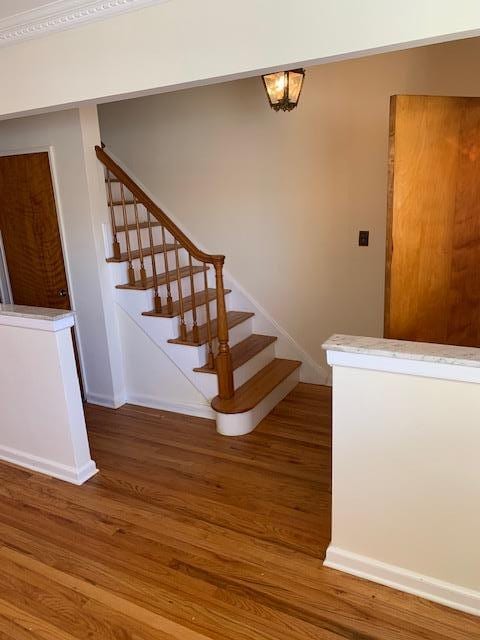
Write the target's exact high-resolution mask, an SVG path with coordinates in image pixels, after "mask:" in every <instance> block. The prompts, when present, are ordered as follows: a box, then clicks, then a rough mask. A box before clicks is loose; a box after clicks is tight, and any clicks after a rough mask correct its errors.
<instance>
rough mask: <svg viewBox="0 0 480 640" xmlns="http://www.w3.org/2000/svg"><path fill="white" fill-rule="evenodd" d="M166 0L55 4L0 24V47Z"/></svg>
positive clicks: (59, 0)
mask: <svg viewBox="0 0 480 640" xmlns="http://www.w3.org/2000/svg"><path fill="white" fill-rule="evenodd" d="M167 1H168V0H56V1H55V2H50V3H49V4H45V5H43V6H41V7H38V9H32V10H31V11H23V12H22V13H17V14H16V15H13V16H9V17H8V18H4V19H3V20H0V47H4V46H7V45H10V44H16V43H17V42H19V41H22V40H27V39H30V38H38V37H40V36H43V35H48V34H50V33H54V32H56V31H64V30H65V29H72V28H74V27H77V26H80V25H84V24H86V23H90V22H95V21H97V20H105V19H107V18H111V17H114V16H116V15H119V14H121V13H126V12H128V11H134V10H135V9H143V8H145V7H150V6H153V5H158V4H161V3H163V2H167Z"/></svg>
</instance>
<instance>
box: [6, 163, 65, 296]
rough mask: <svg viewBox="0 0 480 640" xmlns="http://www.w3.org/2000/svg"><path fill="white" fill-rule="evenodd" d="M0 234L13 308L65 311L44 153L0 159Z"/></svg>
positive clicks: (59, 251)
mask: <svg viewBox="0 0 480 640" xmlns="http://www.w3.org/2000/svg"><path fill="white" fill-rule="evenodd" d="M0 231H1V234H2V238H3V244H4V248H5V256H6V261H7V266H8V272H9V276H10V284H11V288H12V295H13V301H14V303H15V304H22V305H29V306H32V307H50V308H52V309H70V298H69V296H68V287H67V277H66V273H65V264H64V260H63V251H62V244H61V240H60V232H59V228H58V219H57V210H56V206H55V197H54V192H53V184H52V177H51V173H50V163H49V159H48V153H30V154H23V155H15V156H6V157H0Z"/></svg>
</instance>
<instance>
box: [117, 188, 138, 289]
mask: <svg viewBox="0 0 480 640" xmlns="http://www.w3.org/2000/svg"><path fill="white" fill-rule="evenodd" d="M120 199H121V203H122V211H123V224H124V225H125V242H126V244H127V258H128V283H129V284H135V270H134V268H133V262H132V249H131V246H130V231H129V229H128V218H127V205H126V204H125V189H124V187H123V182H121V183H120Z"/></svg>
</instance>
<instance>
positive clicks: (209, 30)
mask: <svg viewBox="0 0 480 640" xmlns="http://www.w3.org/2000/svg"><path fill="white" fill-rule="evenodd" d="M479 28H480V4H479V3H478V1H477V0H460V1H459V2H455V3H452V1H451V0H404V1H403V2H402V3H398V2H393V0H388V1H386V0H361V1H360V0H295V2H287V1H282V2H279V1H278V0H242V1H241V2H236V1H233V0H230V1H225V0H201V1H200V0H170V1H169V2H166V3H164V4H160V5H159V6H154V7H151V8H148V9H144V10H141V11H136V12H132V13H129V14H126V15H122V16H119V17H116V18H112V19H111V20H106V21H104V22H97V23H95V24H91V25H87V26H83V27H79V28H77V29H74V30H70V31H65V32H61V33H55V34H52V35H50V36H46V37H43V38H38V39H35V40H29V41H25V42H21V43H18V44H16V45H14V46H9V47H4V48H3V49H2V50H1V51H0V77H1V78H2V87H3V90H2V92H1V93H0V115H7V114H15V113H19V112H28V111H32V110H37V109H45V108H48V107H50V106H52V105H60V106H64V105H72V104H77V105H78V104H79V103H80V102H81V101H85V100H98V99H103V98H105V97H108V96H116V95H119V94H131V93H132V92H144V91H151V90H152V89H158V88H167V87H173V86H179V85H185V84H188V83H203V82H205V81H206V80H207V79H210V78H222V77H223V78H226V77H228V76H232V75H237V76H238V75H239V74H251V73H252V72H253V71H256V70H259V69H266V68H272V67H279V66H283V65H285V64H297V63H301V62H304V61H315V60H321V59H323V60H326V59H328V58H332V57H334V58H338V57H342V56H345V55H349V54H351V53H352V52H353V53H358V52H362V51H367V50H373V49H385V48H389V47H397V48H401V47H402V46H404V45H407V44H410V43H412V42H418V41H425V40H427V41H438V40H442V39H449V38H453V37H455V34H456V35H457V37H465V36H466V35H469V34H470V35H471V34H472V33H475V32H477V33H478V30H479Z"/></svg>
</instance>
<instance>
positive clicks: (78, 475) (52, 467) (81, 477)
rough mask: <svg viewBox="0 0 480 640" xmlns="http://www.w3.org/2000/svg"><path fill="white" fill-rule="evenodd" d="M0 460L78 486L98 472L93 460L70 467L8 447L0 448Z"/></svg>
mask: <svg viewBox="0 0 480 640" xmlns="http://www.w3.org/2000/svg"><path fill="white" fill-rule="evenodd" d="M0 460H3V461H5V462H11V463H12V464H15V465H17V466H19V467H24V468H25V469H30V470H31V471H36V472H38V473H43V474H45V475H47V476H52V477H53V478H58V479H59V480H64V481H65V482H70V483H71V484H78V485H80V484H83V483H84V482H86V481H87V480H88V479H89V478H91V477H92V476H94V475H95V474H96V473H97V472H98V469H97V467H96V465H95V462H94V461H93V460H89V461H88V462H87V463H86V464H85V465H83V466H82V467H70V466H67V465H64V464H60V463H58V462H55V461H53V460H47V459H46V458H40V457H38V456H34V455H32V454H30V453H26V452H24V451H18V450H17V449H11V448H10V447H1V446H0Z"/></svg>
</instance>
